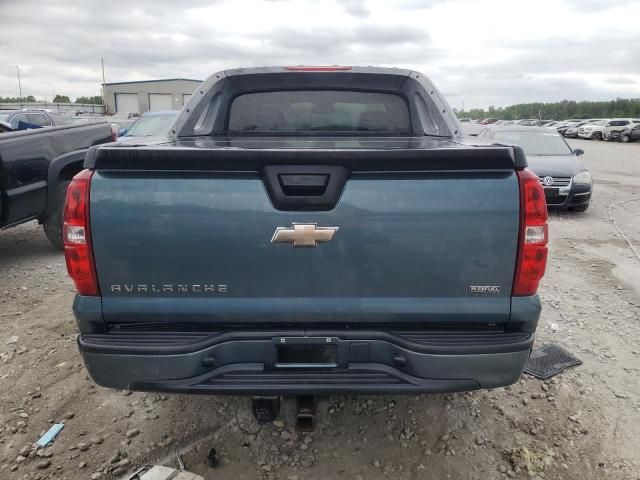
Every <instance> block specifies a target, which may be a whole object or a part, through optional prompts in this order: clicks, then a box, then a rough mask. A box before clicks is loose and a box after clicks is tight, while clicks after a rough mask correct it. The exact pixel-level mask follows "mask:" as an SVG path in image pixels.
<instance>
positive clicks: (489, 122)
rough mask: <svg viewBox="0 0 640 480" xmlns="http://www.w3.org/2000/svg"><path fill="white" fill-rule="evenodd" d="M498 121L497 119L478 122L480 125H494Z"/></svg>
mask: <svg viewBox="0 0 640 480" xmlns="http://www.w3.org/2000/svg"><path fill="white" fill-rule="evenodd" d="M497 121H498V119H497V118H485V119H484V120H482V121H481V122H480V124H481V125H491V124H492V123H496V122H497Z"/></svg>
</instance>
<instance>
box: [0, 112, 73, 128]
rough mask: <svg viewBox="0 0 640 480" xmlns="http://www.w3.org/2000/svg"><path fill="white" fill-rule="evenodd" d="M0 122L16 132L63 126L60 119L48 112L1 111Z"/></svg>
mask: <svg viewBox="0 0 640 480" xmlns="http://www.w3.org/2000/svg"><path fill="white" fill-rule="evenodd" d="M0 121H2V122H5V123H8V124H9V125H10V126H11V128H13V129H14V130H27V129H34V128H42V127H53V126H55V125H62V124H63V121H62V120H61V119H60V117H58V116H56V115H54V114H53V113H51V112H47V111H46V110H34V109H24V110H0Z"/></svg>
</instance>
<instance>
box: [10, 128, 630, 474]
mask: <svg viewBox="0 0 640 480" xmlns="http://www.w3.org/2000/svg"><path fill="white" fill-rule="evenodd" d="M571 143H572V144H574V146H579V147H580V148H583V149H584V150H585V151H586V152H587V153H586V155H585V156H584V157H583V158H584V160H585V162H586V163H587V164H588V165H589V166H590V168H591V169H592V172H593V174H594V177H595V182H596V187H595V188H596V190H595V198H594V201H593V203H592V208H590V209H589V211H588V212H587V213H585V214H571V213H558V214H553V215H552V218H551V253H550V261H549V267H548V272H547V276H546V278H545V279H544V282H543V287H542V290H541V296H542V298H543V302H544V311H543V314H542V320H541V325H540V327H539V329H538V337H537V344H538V345H541V344H543V343H546V342H556V343H559V344H561V345H563V346H564V347H566V348H567V349H568V350H570V351H571V352H573V353H574V354H576V355H577V356H579V357H580V358H581V359H582V360H583V361H584V364H583V365H582V366H579V367H576V368H573V369H570V370H568V371H566V372H565V373H563V374H561V375H559V376H557V377H555V378H554V379H552V380H551V381H549V382H542V381H540V380H537V379H534V378H532V377H526V376H525V377H524V378H522V379H521V380H520V382H519V383H517V384H515V385H513V386H511V387H508V388H501V389H496V390H492V391H481V392H472V393H465V394H455V395H432V396H418V397H416V396H412V397H358V398H356V397H353V398H347V397H334V398H331V399H325V400H323V401H322V402H321V404H320V406H319V415H320V417H319V419H318V427H317V429H316V432H315V433H313V434H297V433H295V431H294V430H293V428H292V426H293V411H292V408H291V405H290V404H284V405H283V415H281V417H280V420H281V421H282V422H280V421H278V422H274V424H273V425H271V424H270V425H266V426H263V427H261V428H260V427H259V426H258V425H257V424H256V423H255V421H254V420H253V417H252V416H251V414H250V412H249V411H248V408H247V406H248V401H247V400H246V399H245V398H235V397H198V396H186V395H185V396H165V395H155V394H144V393H130V392H121V391H111V390H106V389H103V388H101V387H96V386H95V385H94V384H93V383H92V381H91V380H90V379H89V378H88V376H87V372H86V370H85V368H84V366H83V364H82V361H81V359H80V356H79V354H78V352H77V349H76V346H75V331H76V330H75V324H74V320H73V316H72V314H71V303H72V301H73V289H72V285H71V282H70V281H69V280H68V279H67V277H66V272H65V268H64V259H63V257H62V255H61V254H60V253H58V252H55V251H54V250H52V248H51V247H50V246H49V244H48V242H47V241H46V239H45V237H44V234H43V233H42V230H41V228H40V227H38V225H36V224H35V223H30V224H27V225H23V226H21V227H18V228H14V229H12V230H8V231H5V232H0V322H1V325H2V328H1V329H0V478H1V479H3V480H4V479H23V478H24V479H27V478H28V479H48V478H61V479H65V480H80V479H94V478H102V479H112V478H121V477H123V476H124V474H125V473H127V472H130V471H131V470H133V469H134V467H136V466H139V465H142V464H144V463H147V462H153V463H158V462H165V463H167V464H175V455H174V454H175V452H176V451H180V452H182V454H183V459H184V462H185V464H186V466H187V468H188V469H190V470H193V471H195V472H197V473H200V474H201V475H204V477H205V478H207V479H232V478H233V479H253V478H270V479H271V478H273V479H291V480H293V479H300V480H302V479H327V478H345V479H378V478H394V479H422V478H424V479H426V478H429V479H441V478H451V479H500V478H525V479H528V478H545V479H574V478H575V479H581V480H585V479H605V478H606V479H640V382H638V378H639V375H640V329H639V327H640V258H638V257H637V256H636V254H634V252H633V249H632V248H631V246H633V247H635V251H636V252H638V253H640V145H638V144H607V143H602V142H588V141H572V142H571ZM612 218H613V219H614V220H615V223H614V221H612ZM616 225H617V227H616ZM618 228H619V229H620V231H619V230H618ZM621 232H624V236H623V234H622V233H621ZM625 236H626V240H625V238H624V237H625ZM630 245H631V246H630ZM54 422H64V423H65V428H64V430H63V431H62V432H61V434H60V435H59V437H58V438H57V439H56V441H55V442H54V443H53V446H51V447H49V448H47V449H44V450H41V451H38V452H33V451H32V450H31V448H30V445H31V444H32V443H33V442H35V441H36V440H37V439H38V437H39V436H40V434H41V433H43V432H44V431H45V430H47V429H48V428H49V426H50V424H51V423H54ZM212 447H213V448H215V449H216V450H217V453H218V458H219V460H220V464H219V466H218V467H217V468H215V469H211V468H209V467H208V466H207V465H206V463H205V455H206V452H207V451H208V450H209V449H210V448H212Z"/></svg>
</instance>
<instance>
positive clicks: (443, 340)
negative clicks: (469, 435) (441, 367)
mask: <svg viewBox="0 0 640 480" xmlns="http://www.w3.org/2000/svg"><path fill="white" fill-rule="evenodd" d="M148 335H149V334H148V333H147V334H143V333H131V334H118V335H113V334H91V335H79V336H78V346H79V348H80V350H81V351H85V352H93V353H105V354H120V355H135V354H149V355H156V354H157V355H179V354H186V353H194V352H198V351H200V350H204V349H206V348H209V347H212V346H214V345H217V344H221V343H226V342H234V341H246V340H268V339H272V338H274V337H337V338H340V339H342V340H350V341H354V340H355V341H358V340H361V341H385V342H389V343H392V344H394V345H397V346H400V347H403V348H406V349H408V350H411V351H414V352H418V353H430V354H441V355H465V354H481V353H510V352H517V351H522V350H527V349H531V348H532V346H533V341H534V333H532V332H525V333H491V334H487V333H483V334H478V333H473V334H429V335H426V334H423V335H420V337H421V338H418V335H417V334H416V332H411V333H407V334H403V333H396V332H381V331H344V330H280V331H259V332H246V331H242V332H224V333H219V334H214V335H211V336H209V337H206V338H204V339H202V340H196V341H193V339H194V336H193V335H188V334H185V342H184V343H182V344H176V343H166V344H153V342H149V340H148ZM190 340H191V341H190Z"/></svg>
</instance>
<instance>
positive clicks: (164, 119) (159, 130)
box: [118, 110, 179, 139]
mask: <svg viewBox="0 0 640 480" xmlns="http://www.w3.org/2000/svg"><path fill="white" fill-rule="evenodd" d="M178 113H179V112H178V110H163V111H156V112H147V113H145V114H144V115H142V116H141V117H139V118H138V119H137V120H135V121H134V122H133V123H132V124H131V126H129V127H128V128H123V127H122V126H121V128H120V130H119V131H118V137H120V138H121V139H131V138H140V137H166V136H167V135H168V134H169V129H170V128H171V125H173V124H174V122H175V121H176V118H177V117H178Z"/></svg>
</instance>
